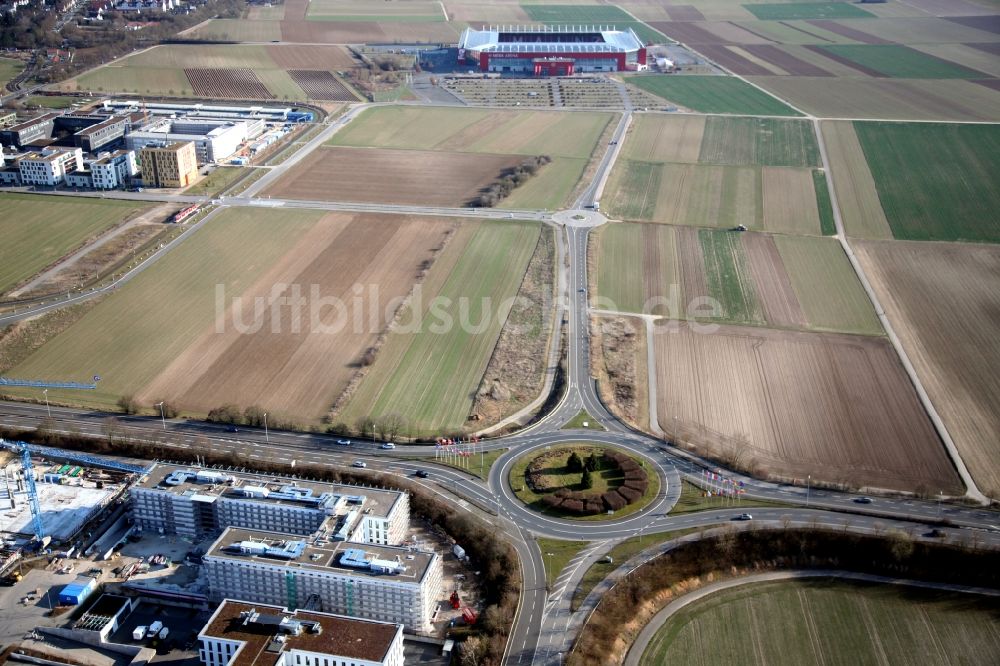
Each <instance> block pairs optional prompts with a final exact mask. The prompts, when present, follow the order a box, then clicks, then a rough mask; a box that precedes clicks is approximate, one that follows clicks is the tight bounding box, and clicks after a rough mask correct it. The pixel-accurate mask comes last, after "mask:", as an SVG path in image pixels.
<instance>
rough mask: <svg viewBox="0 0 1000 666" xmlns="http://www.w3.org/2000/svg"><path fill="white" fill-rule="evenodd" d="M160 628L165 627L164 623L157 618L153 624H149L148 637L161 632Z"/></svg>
mask: <svg viewBox="0 0 1000 666" xmlns="http://www.w3.org/2000/svg"><path fill="white" fill-rule="evenodd" d="M160 629H163V623H162V622H160V621H159V620H157V621H156V622H154V623H153V624H151V625H149V631H147V632H146V638H152V637H153V636H155V635H156V634H158V633H160Z"/></svg>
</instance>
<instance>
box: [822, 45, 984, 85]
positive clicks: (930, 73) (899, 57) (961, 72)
mask: <svg viewBox="0 0 1000 666" xmlns="http://www.w3.org/2000/svg"><path fill="white" fill-rule="evenodd" d="M821 48H822V49H823V50H825V51H828V52H830V53H832V54H834V55H837V56H840V57H841V58H846V59H848V60H850V61H851V62H855V63H857V64H859V65H861V66H863V67H868V68H870V69H873V70H875V71H877V72H881V73H882V74H884V75H886V76H889V77H892V78H894V79H981V78H986V76H985V75H984V73H983V72H977V71H976V70H973V69H969V68H968V67H962V66H961V65H958V64H956V63H953V62H949V61H947V60H942V59H941V58H937V57H935V56H932V55H930V54H928V53H923V52H921V51H917V50H916V49H911V48H910V47H908V46H902V45H900V44H824V45H823V46H822V47H821Z"/></svg>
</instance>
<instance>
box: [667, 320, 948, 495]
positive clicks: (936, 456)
mask: <svg viewBox="0 0 1000 666" xmlns="http://www.w3.org/2000/svg"><path fill="white" fill-rule="evenodd" d="M677 326H678V329H679V330H677V331H676V332H661V333H658V334H657V335H656V336H655V338H654V348H655V351H656V376H657V398H658V419H659V423H660V427H661V428H663V430H664V431H666V432H667V433H670V434H675V435H676V436H677V438H678V439H679V441H680V442H681V443H683V444H691V445H693V446H694V447H695V448H697V449H699V450H702V451H707V452H711V453H713V454H715V455H718V456H722V457H728V458H730V459H731V460H735V461H737V462H738V463H740V464H743V465H748V466H751V467H755V468H759V469H760V470H761V471H764V472H768V473H771V474H775V475H778V476H783V477H797V478H804V477H805V476H806V474H811V475H812V478H813V479H822V480H825V481H829V482H835V483H847V484H850V485H851V486H862V487H863V486H874V487H881V488H898V489H910V490H913V489H922V490H924V491H928V492H936V491H938V490H944V491H945V492H960V491H961V486H960V484H959V481H958V478H957V475H956V474H955V472H954V470H953V468H952V466H951V463H950V462H949V460H948V457H947V456H946V454H945V450H944V447H943V446H942V445H941V443H940V441H939V439H938V437H937V433H936V432H935V431H934V428H933V427H932V425H931V423H930V420H929V419H928V417H927V415H926V414H925V413H924V411H923V409H922V408H921V405H920V402H919V400H918V399H917V396H916V392H915V391H914V390H913V387H912V386H911V385H910V383H909V381H908V380H907V377H906V375H905V373H904V372H903V369H902V367H901V366H900V364H899V361H898V359H897V358H896V355H895V353H894V352H893V350H892V348H891V347H890V346H889V344H888V343H887V342H886V341H885V340H884V339H877V338H867V337H860V336H846V335H834V334H823V333H795V332H787V331H776V330H770V329H761V328H748V327H737V326H721V327H719V328H718V330H717V331H716V332H715V333H711V334H699V333H697V332H695V331H693V330H692V327H691V325H689V324H686V323H680V324H677Z"/></svg>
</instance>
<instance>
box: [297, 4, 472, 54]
mask: <svg viewBox="0 0 1000 666" xmlns="http://www.w3.org/2000/svg"><path fill="white" fill-rule="evenodd" d="M312 4H313V3H311V2H310V1H309V0H286V2H285V14H284V20H282V21H281V40H282V41H285V42H298V43H303V44H365V43H372V44H392V43H399V44H416V43H418V42H440V43H445V44H454V43H456V42H457V41H458V36H459V33H460V32H461V30H462V28H463V27H465V24H464V23H460V22H456V21H445V17H444V14H443V13H442V12H441V8H440V5H437V9H436V10H435V15H436V17H437V18H436V19H435V20H433V21H430V20H385V19H384V18H382V17H383V16H387V15H389V14H392V13H394V12H396V13H398V15H399V18H400V19H405V18H406V16H405V12H406V11H408V10H407V8H406V6H407V5H411V4H412V5H414V6H421V7H426V9H422V10H421V11H430V6H429V5H431V4H432V3H429V2H425V1H421V0H416V1H415V2H393V3H372V2H363V1H361V0H355V1H354V2H350V3H341V2H338V3H336V4H342V5H344V6H345V8H346V7H357V9H350V11H354V12H357V13H355V14H351V15H348V14H345V15H344V16H350V20H345V19H344V18H343V17H342V16H341V17H336V16H330V17H324V16H315V17H314V16H312V14H311V11H312ZM323 6H325V7H333V6H334V3H332V2H324V3H323ZM376 6H377V9H374V8H375V7H376ZM428 16H429V15H428ZM327 18H329V19H332V20H326V19H327Z"/></svg>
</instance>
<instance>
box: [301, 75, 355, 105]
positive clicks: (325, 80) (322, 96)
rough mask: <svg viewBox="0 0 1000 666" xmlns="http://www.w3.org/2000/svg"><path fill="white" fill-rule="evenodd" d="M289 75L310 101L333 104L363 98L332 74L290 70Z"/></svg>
mask: <svg viewBox="0 0 1000 666" xmlns="http://www.w3.org/2000/svg"><path fill="white" fill-rule="evenodd" d="M288 74H289V75H290V76H291V77H292V80H293V81H295V84H296V85H298V86H299V87H300V88H302V90H304V91H305V93H306V95H307V96H308V97H309V99H316V100H323V101H331V102H358V101H361V98H360V97H358V95H357V94H355V93H354V91H353V90H351V89H350V88H349V87H347V86H346V85H344V83H343V82H342V81H341V80H340V79H339V78H337V77H336V76H334V75H333V74H332V73H331V72H326V71H317V70H311V69H290V70H288Z"/></svg>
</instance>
